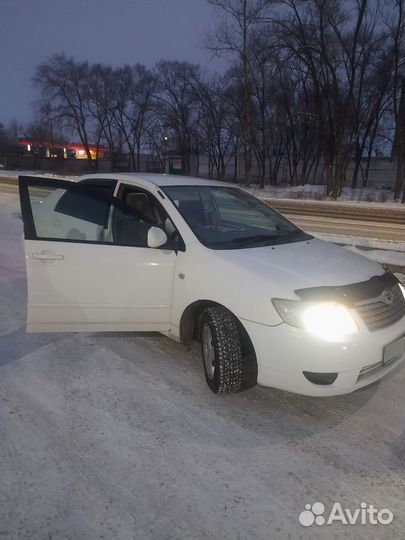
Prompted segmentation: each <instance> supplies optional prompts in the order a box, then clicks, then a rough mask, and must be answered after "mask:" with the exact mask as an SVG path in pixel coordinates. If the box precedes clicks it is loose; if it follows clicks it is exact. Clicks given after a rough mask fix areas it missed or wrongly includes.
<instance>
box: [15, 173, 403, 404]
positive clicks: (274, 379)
mask: <svg viewBox="0 0 405 540" xmlns="http://www.w3.org/2000/svg"><path fill="white" fill-rule="evenodd" d="M19 186H20V200H21V210H22V217H23V222H24V236H25V255H26V266H27V280H28V307H27V330H28V331H30V332H52V331H54V332H68V331H71V332H79V331H85V332H97V331H127V332H136V331H154V332H156V331H158V332H162V333H164V334H165V335H167V336H168V337H170V338H172V339H175V340H178V341H181V342H183V343H190V342H191V341H192V340H199V341H200V342H201V348H202V358H203V362H202V365H203V369H204V373H205V379H206V381H207V384H208V386H209V387H210V388H211V390H213V391H214V392H216V393H221V392H238V391H240V390H243V389H245V388H248V387H249V386H252V385H253V384H255V383H259V384H261V385H264V386H271V387H275V388H281V389H284V390H289V391H292V392H297V393H300V394H306V395H316V396H331V395H337V394H344V393H348V392H352V391H353V390H356V389H357V388H360V387H362V386H365V385H368V384H370V383H372V382H374V381H376V380H378V379H380V378H381V377H383V376H384V375H386V374H387V373H388V372H389V371H391V370H393V369H394V368H395V367H396V366H397V365H398V364H399V363H400V362H401V360H402V359H403V358H404V343H405V340H404V333H405V326H404V324H405V295H404V289H403V287H402V286H401V284H400V283H399V282H398V280H397V279H396V277H395V276H394V275H393V274H392V273H390V272H389V271H387V270H386V269H384V268H383V267H382V266H381V265H380V264H377V263H375V262H372V261H370V260H368V259H366V258H364V257H362V256H359V255H357V254H355V253H352V252H350V251H348V250H345V249H343V248H340V247H337V246H336V245H334V244H331V243H328V242H324V241H322V240H319V239H316V238H314V237H313V236H311V235H310V234H307V233H305V232H304V231H302V230H301V229H299V228H298V227H297V226H295V225H294V224H293V223H291V222H290V221H288V220H287V219H286V218H285V217H283V216H282V215H280V214H279V213H278V212H276V211H275V210H274V209H272V208H271V207H270V206H268V205H267V204H265V203H264V202H262V201H260V200H259V199H257V198H255V197H253V196H252V195H250V194H249V193H247V192H245V191H243V190H241V189H239V188H237V187H235V186H232V185H229V184H227V183H223V182H215V181H208V180H202V179H199V178H188V177H178V176H167V175H157V174H156V175H147V174H140V173H139V174H104V175H100V174H98V175H97V174H95V175H91V176H86V177H82V178H80V179H79V181H77V182H69V181H63V180H53V179H52V180H50V179H45V178H38V177H24V176H22V177H20V179H19ZM167 369H170V365H169V364H168V366H167Z"/></svg>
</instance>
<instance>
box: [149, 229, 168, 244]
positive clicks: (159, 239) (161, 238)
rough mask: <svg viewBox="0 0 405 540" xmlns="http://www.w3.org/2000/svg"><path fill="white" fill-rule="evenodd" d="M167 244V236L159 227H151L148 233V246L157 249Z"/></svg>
mask: <svg viewBox="0 0 405 540" xmlns="http://www.w3.org/2000/svg"><path fill="white" fill-rule="evenodd" d="M166 242H167V234H166V233H165V232H164V231H163V230H162V229H159V227H151V228H150V229H149V231H148V246H149V247H150V248H158V247H161V246H164V245H165V244H166Z"/></svg>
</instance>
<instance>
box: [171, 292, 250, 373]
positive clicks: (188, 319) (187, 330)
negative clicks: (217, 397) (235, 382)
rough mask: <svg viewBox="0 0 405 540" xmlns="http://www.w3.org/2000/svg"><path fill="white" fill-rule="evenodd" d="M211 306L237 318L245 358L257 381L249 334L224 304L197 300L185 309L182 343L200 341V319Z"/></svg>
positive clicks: (182, 320)
mask: <svg viewBox="0 0 405 540" xmlns="http://www.w3.org/2000/svg"><path fill="white" fill-rule="evenodd" d="M211 306H220V307H222V308H224V309H226V310H227V311H229V313H231V314H232V315H233V316H234V317H235V319H236V321H237V324H238V328H239V332H240V337H241V345H242V353H243V356H244V357H246V358H248V360H249V362H248V363H249V365H250V368H249V369H250V370H251V371H252V376H253V379H255V378H256V379H257V360H256V352H255V348H254V345H253V342H252V340H251V338H250V336H249V333H248V331H247V330H246V328H245V326H244V324H243V323H242V322H241V320H240V319H239V317H237V316H236V315H235V314H234V313H233V312H232V311H231V310H230V309H229V308H227V307H226V306H224V305H223V304H220V303H219V302H214V301H213V300H196V301H195V302H192V303H191V304H189V305H188V306H187V307H186V308H185V309H184V311H183V313H182V316H181V318H180V341H181V343H183V344H185V345H187V344H190V343H191V342H192V341H193V340H194V339H199V327H198V321H199V318H200V316H201V314H202V312H203V311H204V310H205V309H206V308H208V307H211Z"/></svg>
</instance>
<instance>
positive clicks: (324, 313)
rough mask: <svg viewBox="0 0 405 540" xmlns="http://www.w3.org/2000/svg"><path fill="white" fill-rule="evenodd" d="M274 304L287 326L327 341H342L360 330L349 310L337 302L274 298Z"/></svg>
mask: <svg viewBox="0 0 405 540" xmlns="http://www.w3.org/2000/svg"><path fill="white" fill-rule="evenodd" d="M272 302H273V306H274V307H275V308H276V311H277V313H278V314H279V315H280V317H281V318H282V319H283V320H284V321H285V322H286V323H287V324H290V325H291V326H295V327H297V328H302V329H303V330H306V331H307V332H310V333H311V334H315V335H317V336H318V337H320V338H323V339H325V340H327V341H335V340H339V339H342V338H344V337H345V336H350V335H351V334H355V333H356V332H358V330H359V328H358V326H357V324H356V322H355V320H354V319H353V317H352V316H351V314H350V312H349V310H348V309H347V308H346V307H345V306H343V305H342V304H338V303H337V302H304V301H301V300H298V301H297V300H283V299H281V298H273V299H272Z"/></svg>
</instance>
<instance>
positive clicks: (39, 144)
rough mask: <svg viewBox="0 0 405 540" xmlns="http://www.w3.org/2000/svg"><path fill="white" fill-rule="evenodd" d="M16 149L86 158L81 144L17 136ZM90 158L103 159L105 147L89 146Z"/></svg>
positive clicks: (49, 156)
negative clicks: (59, 142)
mask: <svg viewBox="0 0 405 540" xmlns="http://www.w3.org/2000/svg"><path fill="white" fill-rule="evenodd" d="M17 147H18V151H19V153H20V154H22V155H26V156H37V157H44V158H45V157H48V158H59V159H88V158H87V153H86V149H85V147H84V146H83V145H82V144H76V143H72V144H56V143H50V142H46V141H35V140H33V139H28V138H19V139H18V141H17ZM89 152H90V155H91V158H92V159H96V158H97V156H98V159H103V158H104V157H105V154H106V152H105V147H104V146H103V145H99V146H94V145H91V146H89Z"/></svg>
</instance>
